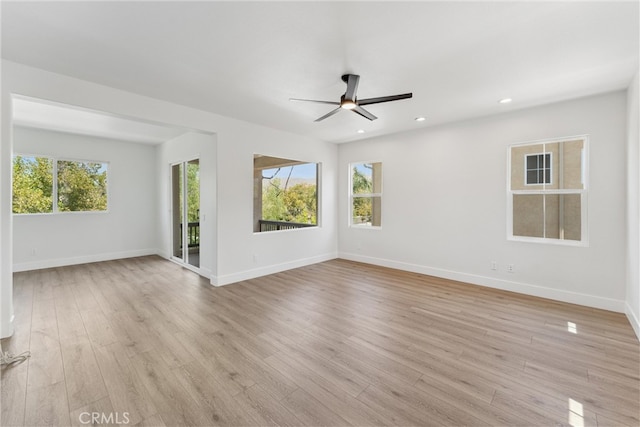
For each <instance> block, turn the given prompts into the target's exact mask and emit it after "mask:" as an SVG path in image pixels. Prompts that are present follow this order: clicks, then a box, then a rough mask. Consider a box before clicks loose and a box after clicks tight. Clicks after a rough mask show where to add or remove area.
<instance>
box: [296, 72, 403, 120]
mask: <svg viewBox="0 0 640 427" xmlns="http://www.w3.org/2000/svg"><path fill="white" fill-rule="evenodd" d="M342 81H343V82H345V83H346V84H347V91H346V92H345V93H344V95H342V96H341V97H340V102H335V101H316V100H314V99H298V98H290V99H289V100H290V101H305V102H316V103H319V104H330V105H337V106H338V108H336V109H335V110H331V111H329V112H328V113H327V114H325V115H324V116H322V117H319V118H317V119H316V120H315V121H316V122H319V121H322V120H324V119H326V118H327V117H331V116H333V115H334V114H336V113H337V112H338V111H340V110H341V109H344V110H351V111H353V112H354V113H357V114H360V115H361V116H362V117H365V118H367V119H369V120H375V119H377V117H376V116H374V115H373V114H371V113H370V112H368V111H367V110H365V109H364V108H362V106H363V105H371V104H380V103H382V102H389V101H399V100H401V99H407V98H411V97H412V96H413V94H412V93H403V94H401V95H391V96H381V97H378V98H367V99H358V98H357V97H356V92H357V91H358V82H359V81H360V76H358V75H356V74H345V75H343V76H342Z"/></svg>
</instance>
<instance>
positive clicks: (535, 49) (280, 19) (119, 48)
mask: <svg viewBox="0 0 640 427" xmlns="http://www.w3.org/2000/svg"><path fill="white" fill-rule="evenodd" d="M1 7H2V13H1V19H2V57H3V58H6V59H9V60H12V61H15V62H20V63H23V64H27V65H31V66H34V67H38V68H43V69H46V70H50V71H54V72H58V73H62V74H66V75H70V76H73V77H77V78H80V79H84V80H89V81H94V82H97V83H101V84H104V85H108V86H112V87H115V88H119V89H124V90H127V91H130V92H135V93H139V94H142V95H146V96H151V97H155V98H158V99H164V100H167V101H171V102H174V103H178V104H183V105H187V106H191V107H195V108H199V109H202V110H206V111H211V112H215V113H219V114H222V115H226V116H230V117H235V118H239V119H244V120H247V121H250V122H254V123H259V124H263V125H266V126H270V127H274V128H278V129H283V130H287V131H290V132H294V133H298V134H303V135H309V136H312V137H316V138H319V139H323V140H327V141H333V142H345V141H352V140H356V139H362V138H366V137H371V136H375V135H381V134H389V133H394V132H399V131H404V130H410V129H415V128H416V127H420V126H430V125H435V124H440V123H446V122H451V121H457V120H464V119H469V118H473V117H479V116H484V115H489V114H496V113H500V112H503V111H511V110H514V109H519V108H524V107H530V106H534V105H541V104H545V103H550V102H555V101H560V100H564V99H570V98H576V97H581V96H587V95H591V94H596V93H602V92H607V91H612V90H617V89H624V88H626V87H627V86H628V84H629V83H630V81H631V78H632V77H633V75H634V73H635V72H636V71H637V70H638V56H639V52H638V51H639V40H638V39H639V24H638V22H639V10H638V9H639V7H638V2H637V1H635V2H614V1H606V2H576V1H571V2H532V1H529V2H401V3H400V2H115V1H114V2H37V3H34V2H15V3H14V2H7V1H3V2H2V3H1ZM344 73H354V74H359V75H360V76H361V79H360V86H359V90H358V96H359V97H360V98H369V97H377V96H385V95H392V94H397V93H404V92H413V96H414V97H413V98H412V99H410V100H403V101H398V102H391V103H386V104H379V105H372V106H368V107H367V109H368V110H370V111H371V112H372V113H373V114H375V115H376V116H378V117H379V119H378V120H376V121H373V122H369V121H368V120H366V119H364V118H362V117H360V116H358V115H356V114H354V113H352V112H348V111H341V112H340V113H339V114H337V115H335V116H333V117H330V118H328V119H327V120H325V121H323V122H320V123H314V120H315V119H316V118H317V117H319V116H321V115H323V114H325V113H326V112H328V111H329V110H330V109H331V108H332V106H329V105H321V104H308V103H300V102H290V101H289V98H312V99H324V100H330V101H333V100H336V101H337V100H338V99H339V97H340V95H341V94H342V93H344V90H345V85H344V83H343V82H342V81H341V80H340V76H341V75H342V74H344ZM505 97H509V98H513V102H512V103H511V104H507V105H502V104H498V102H497V101H498V100H499V99H501V98H505ZM418 116H426V117H427V120H426V121H424V122H421V123H418V122H415V121H414V120H413V119H414V118H415V117H418ZM358 129H363V130H364V131H365V133H364V134H357V133H356V131H357V130H358Z"/></svg>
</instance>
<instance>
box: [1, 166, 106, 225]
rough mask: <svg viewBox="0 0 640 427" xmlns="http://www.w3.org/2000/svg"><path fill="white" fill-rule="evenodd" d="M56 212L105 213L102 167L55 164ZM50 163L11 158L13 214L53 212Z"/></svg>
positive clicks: (104, 184)
mask: <svg viewBox="0 0 640 427" xmlns="http://www.w3.org/2000/svg"><path fill="white" fill-rule="evenodd" d="M57 167H58V173H57V177H56V178H57V190H58V201H57V202H58V203H57V207H58V211H60V212H73V211H101V210H106V209H107V172H106V170H105V169H104V168H103V165H102V164H101V163H82V162H72V161H65V160H59V161H58V162H57ZM53 178H54V176H53V160H52V159H50V158H47V157H25V156H15V157H14V158H13V212H14V213H51V212H53V185H54V179H53Z"/></svg>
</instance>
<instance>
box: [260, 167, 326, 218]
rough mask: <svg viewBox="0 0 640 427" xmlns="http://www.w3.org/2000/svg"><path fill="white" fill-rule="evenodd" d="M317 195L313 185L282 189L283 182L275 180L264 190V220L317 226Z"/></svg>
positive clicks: (267, 182)
mask: <svg viewBox="0 0 640 427" xmlns="http://www.w3.org/2000/svg"><path fill="white" fill-rule="evenodd" d="M317 211H318V209H317V193H316V186H315V185H313V184H304V183H301V184H296V185H294V186H292V187H290V188H282V181H281V180H280V179H279V178H274V179H271V180H269V181H266V182H265V183H264V187H263V189H262V219H264V220H269V221H287V222H298V223H303V224H317Z"/></svg>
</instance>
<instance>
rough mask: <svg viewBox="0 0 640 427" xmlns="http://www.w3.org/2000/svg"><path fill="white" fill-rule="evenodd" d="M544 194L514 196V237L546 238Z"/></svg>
mask: <svg viewBox="0 0 640 427" xmlns="http://www.w3.org/2000/svg"><path fill="white" fill-rule="evenodd" d="M543 219H544V199H543V195H542V194H514V195H513V235H514V236H527V237H544V221H543Z"/></svg>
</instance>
